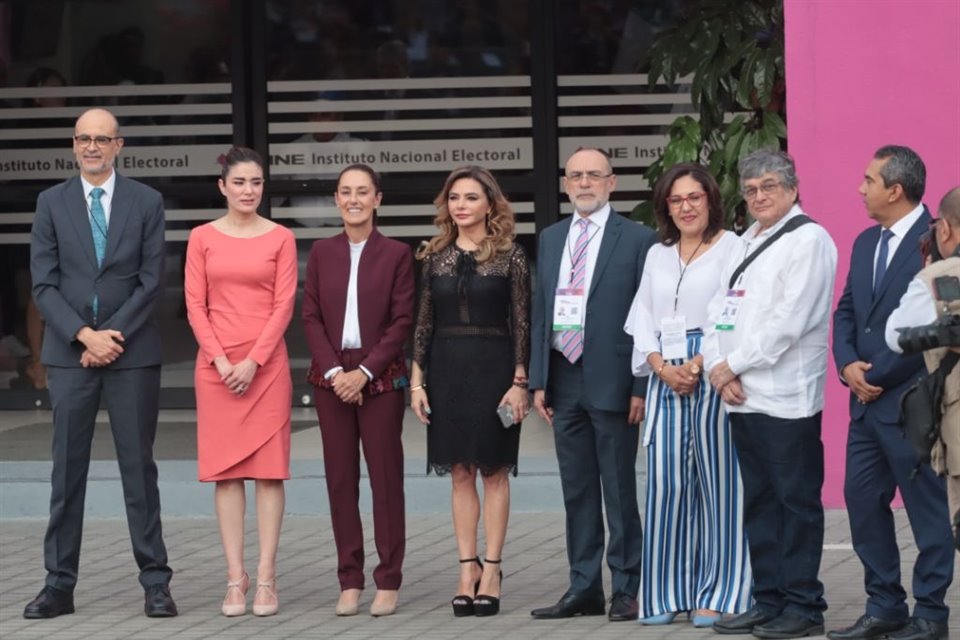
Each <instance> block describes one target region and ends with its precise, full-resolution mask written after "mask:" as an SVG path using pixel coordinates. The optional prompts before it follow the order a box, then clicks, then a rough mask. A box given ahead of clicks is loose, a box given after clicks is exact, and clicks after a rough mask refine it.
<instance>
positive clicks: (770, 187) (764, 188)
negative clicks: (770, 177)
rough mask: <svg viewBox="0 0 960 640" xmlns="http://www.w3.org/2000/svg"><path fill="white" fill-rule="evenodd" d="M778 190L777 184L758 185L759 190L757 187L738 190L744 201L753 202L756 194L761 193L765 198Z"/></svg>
mask: <svg viewBox="0 0 960 640" xmlns="http://www.w3.org/2000/svg"><path fill="white" fill-rule="evenodd" d="M779 188H780V183H779V182H764V183H763V184H761V185H760V188H759V189H758V188H757V187H744V188H743V189H741V190H740V194H741V195H742V196H743V199H744V200H754V199H755V198H756V197H757V194H758V193H761V192H762V193H763V195H765V196H772V195H773V194H774V192H775V191H776V190H777V189H779Z"/></svg>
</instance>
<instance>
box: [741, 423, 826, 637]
mask: <svg viewBox="0 0 960 640" xmlns="http://www.w3.org/2000/svg"><path fill="white" fill-rule="evenodd" d="M820 420H821V414H820V413H817V414H816V415H813V416H810V417H808V418H797V419H787V418H775V417H773V416H768V415H764V414H760V413H731V414H730V423H731V426H732V433H733V441H734V444H735V445H736V447H737V456H738V458H739V460H740V474H741V476H742V477H743V490H744V505H743V507H744V508H743V518H744V528H745V529H746V532H747V543H748V545H749V547H750V563H751V565H752V567H753V597H754V600H755V601H756V604H757V605H758V606H759V607H761V608H762V609H764V610H766V611H768V612H770V613H772V614H779V613H781V612H789V613H794V614H798V615H801V616H804V617H806V618H809V619H810V620H812V621H814V622H816V623H822V622H823V611H824V610H825V609H826V608H827V603H826V602H825V601H824V599H823V583H821V582H820V579H819V577H818V573H819V571H820V556H821V555H822V553H823V502H822V501H821V499H820V490H821V488H822V487H823V443H822V442H821V441H820Z"/></svg>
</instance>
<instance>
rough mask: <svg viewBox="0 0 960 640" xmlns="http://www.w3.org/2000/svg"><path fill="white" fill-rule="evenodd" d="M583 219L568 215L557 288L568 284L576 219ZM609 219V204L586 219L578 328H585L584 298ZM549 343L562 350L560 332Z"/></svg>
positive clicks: (575, 215)
mask: <svg viewBox="0 0 960 640" xmlns="http://www.w3.org/2000/svg"><path fill="white" fill-rule="evenodd" d="M581 219H583V216H581V215H580V214H579V213H574V214H573V215H572V216H570V229H569V230H568V231H567V240H566V243H565V245H564V247H563V257H562V258H561V259H560V274H559V277H558V278H557V288H559V289H566V288H567V287H568V286H569V284H570V272H571V271H572V269H573V249H574V247H576V245H577V238H578V237H579V236H580V225H579V224H578V223H577V221H578V220H581ZM609 219H610V204H609V203H608V204H605V205H603V206H602V207H601V208H600V209H598V210H596V211H594V212H593V213H591V214H590V215H589V216H587V220H589V221H590V226H589V227H588V229H587V232H588V234H589V235H588V236H587V237H588V238H590V240H589V242H588V244H587V270H586V273H585V274H584V278H585V279H584V282H583V300H584V304H582V305H580V328H581V329H585V328H586V324H585V323H586V319H587V305H586V300H587V296H588V295H589V293H590V282H591V281H592V278H593V271H594V268H595V267H596V266H597V256H598V255H600V243H601V242H602V241H603V229H604V227H605V226H606V225H607V220H609ZM549 320H550V324H551V326H552V324H553V318H550V319H549ZM550 344H551V345H552V346H553V348H554V349H556V350H557V351H563V347H562V340H561V332H559V331H554V332H553V334H552V337H551V339H550Z"/></svg>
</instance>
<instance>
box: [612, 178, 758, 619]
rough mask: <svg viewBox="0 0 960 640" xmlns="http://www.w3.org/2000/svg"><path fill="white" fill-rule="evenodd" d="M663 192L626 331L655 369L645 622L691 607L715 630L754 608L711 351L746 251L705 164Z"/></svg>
mask: <svg viewBox="0 0 960 640" xmlns="http://www.w3.org/2000/svg"><path fill="white" fill-rule="evenodd" d="M653 197H654V211H655V215H656V219H657V226H658V233H659V236H660V243H659V244H657V245H655V246H654V247H652V248H651V249H650V253H649V254H647V260H646V263H645V266H644V270H643V277H642V278H641V280H640V289H639V290H638V291H637V294H636V297H635V298H634V300H633V306H632V307H631V309H630V314H629V316H628V317H627V322H626V326H625V327H624V329H625V330H626V331H627V333H629V334H631V335H632V336H633V339H634V350H633V356H632V366H633V373H634V375H637V376H645V375H650V374H653V375H650V384H649V387H648V390H647V402H646V406H647V420H646V423H645V427H644V434H643V446H644V447H645V448H646V450H647V493H646V519H645V520H646V522H645V525H644V528H645V535H644V538H643V562H642V564H641V566H642V577H641V585H640V598H639V600H640V622H641V623H643V624H649V625H656V624H670V623H671V622H673V620H674V618H675V617H676V615H677V613H679V612H688V613H689V615H690V619H691V621H692V622H693V624H694V626H698V627H709V626H712V624H713V622H714V621H716V620H717V619H719V617H720V615H721V614H722V613H740V612H742V611H746V610H747V609H748V608H749V606H750V583H751V573H750V563H749V556H748V553H747V546H746V540H745V537H744V533H743V517H742V516H743V489H742V486H741V481H740V472H739V468H738V466H737V458H736V452H735V449H734V446H733V442H732V441H731V438H730V423H729V419H728V418H727V415H726V412H725V411H724V409H723V403H722V401H721V399H720V397H719V394H718V393H717V391H716V389H714V388H713V387H712V386H711V385H710V383H709V382H708V381H707V380H706V379H705V378H704V377H703V356H702V354H701V353H700V342H701V340H702V338H703V331H702V329H703V324H704V322H706V316H707V304H708V303H709V302H710V299H711V298H713V296H714V294H715V293H716V292H717V290H718V289H719V288H720V287H721V286H722V285H721V282H720V271H721V268H722V267H723V265H724V264H726V263H727V262H728V258H730V257H731V255H732V254H735V253H738V252H739V253H742V252H743V244H742V243H741V240H740V238H739V237H737V235H736V234H734V233H730V232H725V231H724V230H723V220H724V215H723V209H722V202H721V198H720V189H719V187H718V186H717V183H716V180H714V178H713V176H711V175H710V174H709V173H708V172H707V170H706V169H705V168H704V167H702V166H701V165H699V164H689V163H685V164H678V165H675V166H674V167H672V168H671V169H669V170H668V171H667V172H666V173H665V174H664V175H663V176H662V177H661V178H660V180H659V181H657V184H656V186H655V187H654V192H653Z"/></svg>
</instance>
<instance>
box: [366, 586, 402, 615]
mask: <svg viewBox="0 0 960 640" xmlns="http://www.w3.org/2000/svg"><path fill="white" fill-rule="evenodd" d="M399 598H400V592H399V591H397V590H396V589H379V590H377V595H376V596H375V597H374V598H373V602H372V603H371V604H370V615H372V616H373V617H374V618H380V617H382V616H392V615H393V614H394V613H396V611H397V600H399Z"/></svg>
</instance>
